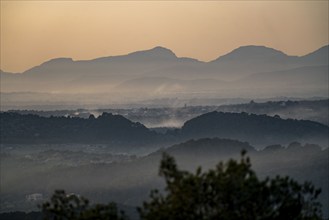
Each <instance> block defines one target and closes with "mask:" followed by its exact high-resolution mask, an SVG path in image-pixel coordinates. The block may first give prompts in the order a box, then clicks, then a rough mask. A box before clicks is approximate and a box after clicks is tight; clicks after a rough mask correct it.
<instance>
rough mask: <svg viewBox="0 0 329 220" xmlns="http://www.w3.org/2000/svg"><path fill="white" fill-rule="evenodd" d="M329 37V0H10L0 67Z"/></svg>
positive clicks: (315, 43) (201, 53)
mask: <svg viewBox="0 0 329 220" xmlns="http://www.w3.org/2000/svg"><path fill="white" fill-rule="evenodd" d="M326 44H328V1H311V0H309V1H28V0H27V1H13V0H11V1H3V0H1V66H0V68H1V69H2V70H4V71H9V72H22V71H24V70H27V69H29V68H31V67H33V66H35V65H39V64H41V63H42V62H44V61H47V60H49V59H52V58H56V57H71V58H73V59H75V60H80V59H92V58H96V57H101V56H110V55H119V54H127V53H129V52H133V51H136V50H144V49H150V48H152V47H155V46H158V45H161V46H164V47H167V48H169V49H171V50H173V52H174V53H176V55H177V56H180V57H181V56H184V57H193V58H197V59H199V60H203V61H209V60H212V59H215V58H217V57H218V56H220V55H223V54H225V53H228V52H230V51H231V50H233V49H235V48H237V47H239V46H242V45H265V46H268V47H273V48H276V49H279V50H282V51H283V52H285V53H287V54H289V55H304V54H306V53H309V52H312V51H314V50H316V49H318V48H319V47H322V46H324V45H326Z"/></svg>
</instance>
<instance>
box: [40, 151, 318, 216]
mask: <svg viewBox="0 0 329 220" xmlns="http://www.w3.org/2000/svg"><path fill="white" fill-rule="evenodd" d="M159 174H160V176H163V177H164V179H165V182H166V188H165V194H161V193H160V192H159V191H158V190H153V191H151V196H150V199H149V200H148V201H146V202H144V203H143V206H142V207H139V208H138V211H139V214H140V218H141V219H142V220H235V219H239V220H282V219H289V220H318V219H321V204H320V203H319V202H317V201H316V199H317V197H318V195H319V194H320V192H321V190H320V189H315V187H314V186H313V185H312V184H311V183H310V182H305V183H303V184H299V183H298V182H296V181H294V180H292V179H291V178H289V177H280V176H276V177H275V178H272V179H270V178H266V179H264V180H261V179H259V178H258V177H257V175H256V173H255V172H254V171H253V170H252V169H251V163H250V160H249V158H248V157H246V156H245V151H243V152H242V156H241V159H240V161H236V160H233V159H231V160H229V161H228V162H227V163H225V164H224V163H223V162H220V163H219V164H218V165H217V166H216V168H215V169H210V170H208V171H206V172H202V170H201V168H200V167H199V168H198V169H197V170H196V172H195V173H191V172H188V171H182V170H179V169H178V167H177V165H176V162H175V159H174V158H173V157H171V156H170V155H168V154H166V153H164V154H163V158H162V160H161V164H160V171H159ZM41 208H42V213H43V216H44V219H51V220H55V219H57V220H66V219H70V220H71V219H72V220H87V219H111V220H124V219H127V218H126V216H125V215H124V213H123V212H119V211H118V209H117V207H116V205H115V204H114V203H109V204H107V205H102V204H97V205H93V206H90V205H89V202H88V200H87V199H85V198H83V197H79V196H76V195H67V194H66V193H65V191H62V190H58V191H56V192H55V194H54V195H53V196H52V198H51V200H50V202H46V203H44V204H43V205H42V206H41Z"/></svg>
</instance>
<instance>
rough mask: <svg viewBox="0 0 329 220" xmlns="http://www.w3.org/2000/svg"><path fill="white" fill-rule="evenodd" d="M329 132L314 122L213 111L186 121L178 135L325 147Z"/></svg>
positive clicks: (261, 143) (324, 126) (254, 143)
mask: <svg viewBox="0 0 329 220" xmlns="http://www.w3.org/2000/svg"><path fill="white" fill-rule="evenodd" d="M328 132H329V127H328V126H326V125H323V124H320V123H317V122H313V121H306V120H293V119H281V118H280V117H278V116H277V117H271V116H267V115H255V114H248V113H223V112H217V111H214V112H210V113H206V114H203V115H201V116H198V117H196V118H193V119H191V120H189V121H187V122H186V123H185V124H184V125H183V127H182V129H181V130H180V134H179V135H180V136H182V137H184V138H185V139H190V138H202V137H221V138H232V139H238V140H242V141H248V142H249V143H251V144H253V145H268V144H271V143H289V142H292V141H302V142H309V143H320V144H325V143H327V140H328Z"/></svg>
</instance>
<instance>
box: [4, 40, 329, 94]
mask: <svg viewBox="0 0 329 220" xmlns="http://www.w3.org/2000/svg"><path fill="white" fill-rule="evenodd" d="M327 58H328V46H325V47H322V48H320V49H319V50H317V51H314V52H312V53H310V54H308V55H305V56H302V57H296V56H288V55H286V54H284V53H282V52H280V51H278V50H275V49H271V48H267V47H263V46H244V47H240V48H238V49H235V50H233V51H232V52H230V53H228V54H226V55H224V56H221V57H219V58H218V59H216V60H214V61H212V62H208V63H206V62H200V61H198V60H195V59H191V58H179V57H177V56H176V55H175V54H174V53H173V52H172V51H171V50H169V49H166V48H163V47H155V48H153V49H150V50H144V51H137V52H133V53H130V54H127V55H121V56H111V57H103V58H97V59H94V60H80V61H73V60H72V59H71V58H57V59H52V60H50V61H47V62H45V63H43V64H41V65H39V66H36V67H33V68H31V69H29V70H27V71H25V72H24V73H22V74H19V75H18V74H17V76H15V77H14V78H12V77H8V76H7V75H8V74H1V76H2V77H1V78H2V81H4V83H3V84H5V86H4V87H2V88H1V91H2V92H17V91H34V92H62V93H67V92H70V93H74V92H88V93H90V92H92V93H101V92H107V93H111V92H120V90H119V91H118V87H116V86H117V85H120V84H122V83H123V82H125V81H127V80H128V81H129V80H134V79H136V78H145V77H159V78H174V79H180V80H199V81H195V83H193V84H196V83H201V84H202V79H217V80H224V81H225V80H237V79H241V78H243V77H247V76H249V75H251V74H255V73H264V72H278V71H286V70H289V75H291V79H292V80H293V81H296V80H298V79H300V78H304V77H305V75H304V74H302V73H301V74H299V75H298V74H295V73H294V72H293V73H290V70H291V69H294V68H295V69H296V68H303V67H305V66H309V67H312V68H313V67H314V66H327V65H328V60H327ZM292 71H293V70H292ZM265 77H267V76H265ZM279 78H280V77H279ZM307 79H308V78H305V79H304V81H306V80H307ZM321 79H322V78H321ZM277 81H279V79H278V80H277ZM170 85H171V86H172V85H173V83H170ZM299 86H300V87H301V86H302V85H299ZM187 87H188V89H187V90H188V91H194V92H202V91H200V88H198V87H197V88H196V87H193V86H191V85H188V86H187ZM225 88H226V89H229V85H228V87H225ZM225 88H224V89H225ZM202 89H204V87H203V86H201V90H202Z"/></svg>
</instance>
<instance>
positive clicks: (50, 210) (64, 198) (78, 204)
mask: <svg viewBox="0 0 329 220" xmlns="http://www.w3.org/2000/svg"><path fill="white" fill-rule="evenodd" d="M41 208H42V213H43V216H44V219H47V220H48V219H49V220H50V219H51V220H87V219H104V220H125V219H126V216H125V215H124V213H123V212H122V211H121V212H119V211H118V209H117V206H116V204H115V203H109V204H107V205H103V204H96V205H93V206H90V205H89V201H88V200H87V199H86V198H84V197H80V196H77V195H74V194H72V195H67V194H66V193H65V191H63V190H57V191H55V194H54V195H53V196H52V197H51V201H50V202H46V203H44V204H42V206H41Z"/></svg>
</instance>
